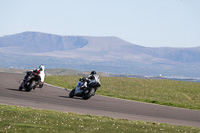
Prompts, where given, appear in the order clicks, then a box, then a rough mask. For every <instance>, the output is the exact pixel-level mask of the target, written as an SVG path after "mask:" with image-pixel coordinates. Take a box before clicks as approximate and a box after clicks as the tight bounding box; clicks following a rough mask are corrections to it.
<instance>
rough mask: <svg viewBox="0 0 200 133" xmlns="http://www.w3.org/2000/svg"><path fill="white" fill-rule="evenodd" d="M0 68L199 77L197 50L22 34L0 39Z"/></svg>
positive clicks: (199, 54)
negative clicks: (58, 69) (70, 69)
mask: <svg viewBox="0 0 200 133" xmlns="http://www.w3.org/2000/svg"><path fill="white" fill-rule="evenodd" d="M0 56H1V57H0V61H1V63H0V67H7V68H9V67H15V68H31V67H36V66H37V65H39V64H40V63H43V64H45V65H46V66H47V67H48V68H72V69H77V70H83V71H88V70H97V71H102V72H107V73H120V74H139V75H158V74H162V75H166V76H186V77H200V72H199V69H200V47H195V48H167V47H161V48H151V47H143V46H139V45H135V44H131V43H129V42H126V41H124V40H122V39H120V38H117V37H91V36H59V35H53V34H46V33H40V32H23V33H19V34H14V35H8V36H3V37H0Z"/></svg>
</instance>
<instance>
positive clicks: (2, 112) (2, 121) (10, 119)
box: [0, 105, 200, 133]
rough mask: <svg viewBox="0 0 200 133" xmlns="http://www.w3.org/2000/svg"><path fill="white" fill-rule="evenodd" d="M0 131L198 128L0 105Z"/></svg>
mask: <svg viewBox="0 0 200 133" xmlns="http://www.w3.org/2000/svg"><path fill="white" fill-rule="evenodd" d="M0 132H2V133H4V132H6V133H12V132H15V133H22V132H23V133H29V132H30V133H36V132H37V133H46V132H47V133H50V132H51V133H62V132H67V133H70V132H71V133H72V132H82V133H84V132H87V133H88V132H89V133H90V132H95V133H104V132H108V133H118V132H119V133H122V132H130V133H132V132H140V133H143V132H148V133H151V132H154V133H155V132H158V133H161V132H162V133H172V132H185V133H187V132H188V133H189V132H193V133H199V132H200V128H195V127H186V126H173V125H168V124H162V123H153V122H141V121H130V120H122V119H113V118H109V117H99V116H92V115H81V114H74V113H67V112H59V111H50V110H38V109H32V108H28V107H17V106H8V105H0Z"/></svg>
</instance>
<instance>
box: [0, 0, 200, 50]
mask: <svg viewBox="0 0 200 133" xmlns="http://www.w3.org/2000/svg"><path fill="white" fill-rule="evenodd" d="M0 18H1V19H0V36H4V35H11V34H15V33H20V32H24V31H38V32H45V33H53V34H57V35H64V36H65V35H80V36H116V37H119V38H121V39H123V40H126V41H128V42H131V43H133V44H138V45H142V46H147V47H196V46H200V0H0Z"/></svg>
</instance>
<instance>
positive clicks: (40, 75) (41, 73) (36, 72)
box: [19, 65, 45, 90]
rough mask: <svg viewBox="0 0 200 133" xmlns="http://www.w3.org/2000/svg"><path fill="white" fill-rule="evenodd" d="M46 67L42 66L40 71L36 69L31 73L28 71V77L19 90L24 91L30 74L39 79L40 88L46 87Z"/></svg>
mask: <svg viewBox="0 0 200 133" xmlns="http://www.w3.org/2000/svg"><path fill="white" fill-rule="evenodd" d="M44 70H45V66H44V65H40V66H39V68H38V69H35V70H30V71H27V75H26V76H25V77H24V80H23V82H22V83H21V85H20V87H19V90H22V89H23V88H24V85H25V83H26V81H27V79H28V77H29V74H28V73H34V75H35V76H37V77H38V79H39V81H38V85H39V88H42V87H43V85H44V78H45V72H44Z"/></svg>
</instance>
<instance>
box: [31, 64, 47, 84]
mask: <svg viewBox="0 0 200 133" xmlns="http://www.w3.org/2000/svg"><path fill="white" fill-rule="evenodd" d="M44 70H45V67H44V65H40V66H39V68H37V69H35V70H31V71H33V72H34V73H35V74H37V75H39V77H40V82H39V88H42V87H43V85H44V78H45V73H44Z"/></svg>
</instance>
